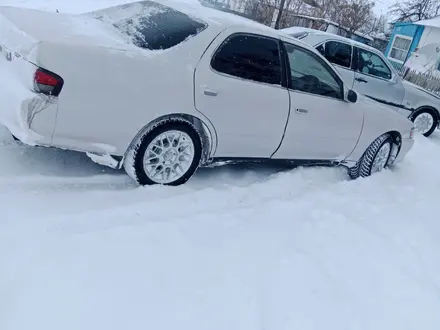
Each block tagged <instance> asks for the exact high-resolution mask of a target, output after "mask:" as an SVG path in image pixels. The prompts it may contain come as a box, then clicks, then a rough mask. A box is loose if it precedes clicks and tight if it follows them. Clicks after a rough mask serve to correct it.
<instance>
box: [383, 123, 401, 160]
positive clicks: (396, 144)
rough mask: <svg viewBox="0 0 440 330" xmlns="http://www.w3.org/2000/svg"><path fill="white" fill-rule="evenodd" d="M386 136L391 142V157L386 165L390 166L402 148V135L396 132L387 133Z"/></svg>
mask: <svg viewBox="0 0 440 330" xmlns="http://www.w3.org/2000/svg"><path fill="white" fill-rule="evenodd" d="M386 134H389V135H390V136H391V139H392V140H393V145H392V148H391V155H390V159H389V160H388V165H392V164H393V163H394V161H395V160H396V158H397V156H398V155H399V152H400V147H401V146H402V134H400V132H398V131H389V132H387V133H386Z"/></svg>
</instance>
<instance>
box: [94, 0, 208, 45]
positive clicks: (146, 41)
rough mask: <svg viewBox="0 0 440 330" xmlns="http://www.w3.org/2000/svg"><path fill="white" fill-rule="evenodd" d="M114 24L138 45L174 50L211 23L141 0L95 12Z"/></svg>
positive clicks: (98, 16) (96, 16) (105, 20)
mask: <svg viewBox="0 0 440 330" xmlns="http://www.w3.org/2000/svg"><path fill="white" fill-rule="evenodd" d="M92 15H93V16H94V17H95V18H97V19H99V20H101V21H104V22H107V23H110V24H113V26H115V27H116V28H117V29H118V30H119V31H120V32H122V33H123V34H125V35H126V36H128V37H129V39H130V40H131V42H133V44H135V45H136V46H138V47H140V48H144V49H150V50H159V49H168V48H171V47H174V46H176V45H178V44H180V43H182V42H184V41H185V40H187V39H188V38H190V37H194V36H195V35H197V34H198V33H200V32H201V31H203V30H204V29H205V28H206V27H207V24H206V23H205V22H202V21H201V20H199V19H196V18H193V17H190V16H188V15H186V14H184V13H182V12H180V11H178V10H175V9H173V8H170V7H168V6H164V5H162V4H159V3H156V2H153V1H141V2H136V3H131V4H126V5H121V6H116V7H111V8H107V9H104V10H99V11H96V12H93V13H92Z"/></svg>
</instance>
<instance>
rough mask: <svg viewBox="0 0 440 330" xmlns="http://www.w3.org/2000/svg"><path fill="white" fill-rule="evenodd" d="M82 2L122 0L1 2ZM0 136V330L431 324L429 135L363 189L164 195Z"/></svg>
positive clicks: (230, 182)
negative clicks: (402, 160) (398, 162)
mask: <svg viewBox="0 0 440 330" xmlns="http://www.w3.org/2000/svg"><path fill="white" fill-rule="evenodd" d="M92 2H93V3H94V4H95V5H96V4H97V3H100V4H105V3H111V4H114V3H117V2H123V0H122V1H121V0H119V1H112V0H102V1H100V0H99V1H98V0H94V1H89V0H70V1H69V0H64V1H63V0H58V1H56V0H53V1H49V0H46V1H44V0H34V1H31V0H26V1H25V0H9V1H8V0H0V4H16V5H17V4H19V5H26V6H29V7H37V8H44V9H50V10H53V9H54V8H59V9H60V10H63V11H67V10H70V11H77V12H79V11H82V10H88V9H90V7H91V3H92ZM81 6H82V7H81ZM0 102H1V104H5V103H6V102H7V100H0ZM0 141H1V142H0V159H1V162H0V201H1V202H0V210H1V211H0V212H1V213H0V214H1V216H0V329H1V330H29V329H32V330H78V329H81V330H97V329H105V330H126V329H130V330H136V329H139V330H140V329H155V330H159V329H160V330H162V329H163V330H176V329H182V330H186V329H188V330H208V329H209V330H217V329H218V330H235V329H236V330H263V329H264V330H283V329H286V330H287V329H288V330H292V329H301V330H318V329H319V330H321V329H327V330H333V329H335V330H336V329H337V330H409V329H411V330H431V329H433V330H434V329H435V330H438V329H439V328H440V312H439V311H440V257H439V255H440V240H439V237H440V217H439V216H438V214H439V212H438V209H437V203H438V202H439V199H440V134H438V133H437V134H435V135H434V136H433V137H432V138H429V139H426V138H424V137H422V136H420V135H419V136H417V138H416V144H415V146H414V148H413V150H412V151H411V152H410V153H409V155H408V157H407V159H406V160H405V162H404V163H402V164H400V165H399V166H397V167H395V168H393V169H392V170H388V171H386V172H383V173H379V174H376V175H374V176H372V177H370V178H368V179H360V180H356V181H349V180H348V178H347V175H346V174H345V172H344V171H343V170H342V169H332V168H309V169H296V170H292V171H286V172H279V171H277V169H275V168H271V167H267V166H265V167H258V168H257V167H250V166H248V167H222V168H214V169H201V170H199V171H198V173H197V175H196V176H195V177H194V178H193V179H192V180H191V181H189V182H188V184H186V185H184V186H180V187H175V188H173V187H158V186H156V187H144V188H138V187H135V186H134V185H133V184H132V182H131V181H130V179H128V178H127V177H126V175H125V174H124V173H123V172H120V171H114V170H110V169H107V168H103V167H100V166H98V165H96V164H94V163H93V162H92V161H91V160H89V159H88V158H87V157H86V156H85V155H82V154H79V153H75V152H68V151H62V150H55V149H48V148H31V147H25V146H23V145H21V144H19V143H16V142H15V141H13V139H12V138H11V136H10V134H9V133H8V132H7V131H6V129H4V128H0Z"/></svg>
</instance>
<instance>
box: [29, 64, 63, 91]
mask: <svg viewBox="0 0 440 330" xmlns="http://www.w3.org/2000/svg"><path fill="white" fill-rule="evenodd" d="M63 84H64V81H63V79H62V78H61V77H60V76H58V75H57V74H55V73H53V72H50V71H47V70H45V69H42V68H38V69H37V71H35V75H34V88H35V91H36V92H37V93H42V94H46V95H53V96H58V95H59V94H60V92H61V89H62V88H63Z"/></svg>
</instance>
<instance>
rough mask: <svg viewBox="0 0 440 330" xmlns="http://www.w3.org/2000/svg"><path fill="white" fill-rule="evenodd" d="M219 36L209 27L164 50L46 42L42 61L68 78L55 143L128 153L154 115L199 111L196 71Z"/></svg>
mask: <svg viewBox="0 0 440 330" xmlns="http://www.w3.org/2000/svg"><path fill="white" fill-rule="evenodd" d="M213 38H214V35H213V33H212V32H210V31H209V29H207V30H205V31H203V32H201V33H200V34H199V35H198V36H196V37H193V38H190V39H189V40H187V41H185V42H183V43H181V44H179V45H177V46H175V47H173V48H170V49H168V50H164V51H147V50H141V49H139V50H136V51H127V50H118V49H111V48H105V47H90V46H84V45H75V44H63V43H42V44H40V46H39V50H38V65H40V66H41V67H43V68H45V69H47V70H50V71H53V72H55V73H57V74H58V75H60V76H61V77H62V78H63V79H64V87H63V90H62V92H61V94H60V96H59V103H58V104H59V105H58V115H57V121H56V127H55V133H54V136H53V145H55V146H59V147H64V148H68V149H74V150H82V151H92V152H107V153H110V154H113V155H123V154H124V153H125V151H126V150H127V148H128V146H129V145H130V143H131V142H132V139H133V138H134V137H135V136H136V134H137V133H138V132H139V131H140V130H141V129H142V128H143V127H145V126H146V125H147V124H148V123H150V122H151V121H153V120H154V119H156V118H158V117H161V116H163V115H166V114H171V113H185V114H190V115H196V112H195V110H194V94H193V93H194V91H193V74H194V69H195V67H196V65H197V62H198V60H199V59H200V57H201V55H202V53H203V51H204V50H205V49H206V48H207V46H208V44H209V42H210V41H211V40H212V39H213ZM197 116H199V117H200V114H199V113H197Z"/></svg>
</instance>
